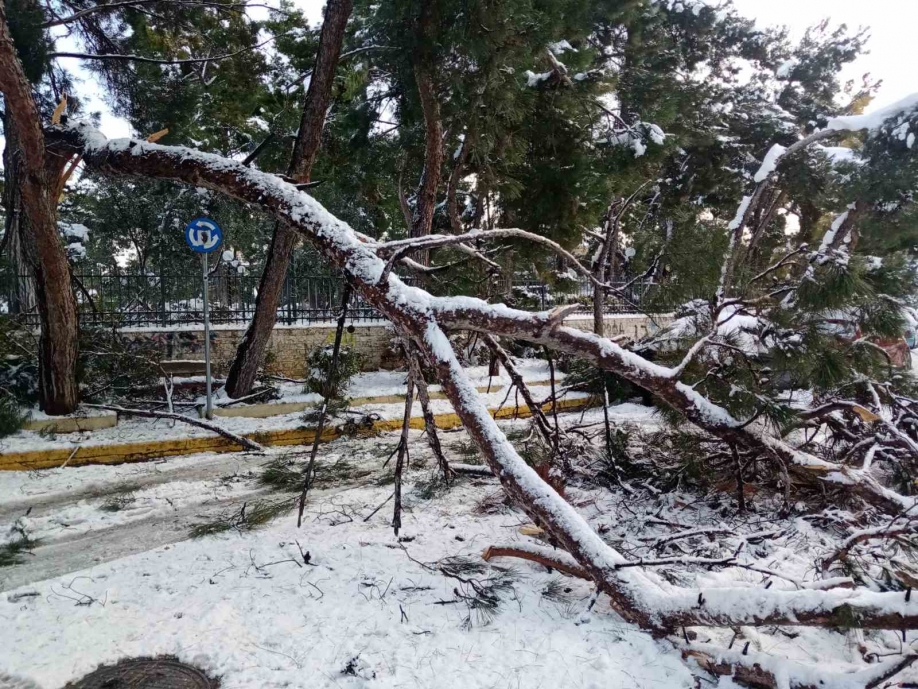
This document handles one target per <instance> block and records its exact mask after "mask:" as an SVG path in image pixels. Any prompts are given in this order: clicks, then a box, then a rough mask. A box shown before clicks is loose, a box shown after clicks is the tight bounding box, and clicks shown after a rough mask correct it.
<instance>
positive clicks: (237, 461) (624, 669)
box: [0, 404, 918, 689]
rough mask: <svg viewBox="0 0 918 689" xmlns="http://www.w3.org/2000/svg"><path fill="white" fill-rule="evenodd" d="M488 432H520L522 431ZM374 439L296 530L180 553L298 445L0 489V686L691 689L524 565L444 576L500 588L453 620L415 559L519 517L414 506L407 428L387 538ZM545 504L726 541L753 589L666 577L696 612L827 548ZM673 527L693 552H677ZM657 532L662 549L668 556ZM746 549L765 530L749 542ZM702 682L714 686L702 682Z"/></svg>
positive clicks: (806, 569) (414, 462) (835, 661)
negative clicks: (187, 674)
mask: <svg viewBox="0 0 918 689" xmlns="http://www.w3.org/2000/svg"><path fill="white" fill-rule="evenodd" d="M610 415H611V417H612V419H613V421H614V422H615V423H616V424H617V425H619V424H621V423H623V422H636V423H639V424H640V425H641V426H642V427H644V429H645V430H652V429H651V428H649V427H653V426H655V425H656V421H655V419H654V418H653V410H652V409H649V408H646V407H641V406H639V405H635V404H625V405H619V406H617V407H613V408H611V409H610ZM600 419H601V412H600V411H598V410H591V411H588V412H586V413H584V414H568V415H563V420H564V421H565V422H566V423H569V424H590V423H596V422H597V421H599V420H600ZM502 425H504V426H505V427H511V428H516V429H517V430H520V429H523V428H525V427H526V422H524V421H519V422H507V423H504V424H502ZM443 440H444V444H445V446H446V448H447V452H448V454H449V455H450V456H451V458H452V459H453V460H454V461H463V462H469V461H474V457H473V456H472V455H473V454H474V450H472V449H471V448H470V447H469V445H468V439H467V437H466V436H465V434H464V433H463V432H451V433H444V434H443ZM395 442H396V436H395V434H388V435H385V436H381V437H378V438H362V439H340V440H337V441H334V442H332V443H329V444H327V445H324V446H323V448H322V454H321V455H320V460H321V461H323V462H324V463H326V464H327V465H334V464H336V463H340V462H342V461H344V462H348V463H349V464H353V465H354V466H356V467H358V468H365V469H371V470H372V472H371V473H362V472H358V473H357V474H352V475H350V477H349V478H346V479H344V480H342V481H340V482H339V483H338V484H333V485H323V487H322V488H321V489H318V490H316V491H314V492H313V493H312V494H311V497H310V500H309V504H308V506H307V510H306V515H305V520H304V525H303V528H301V529H297V528H296V517H295V515H294V514H286V515H282V516H280V517H278V518H277V519H275V520H274V521H273V522H272V523H271V524H269V525H268V526H266V527H264V528H261V529H259V530H256V531H251V532H245V533H237V532H235V531H230V532H226V533H223V534H219V535H216V536H210V537H206V538H203V539H198V540H188V531H189V529H190V527H191V526H192V525H194V524H196V523H200V522H201V521H202V520H204V519H207V518H212V517H213V516H214V515H215V514H218V513H220V511H221V510H226V509H228V508H229V507H231V506H232V507H233V508H238V506H239V505H240V503H241V502H243V501H245V500H250V499H252V497H254V496H257V494H258V491H263V490H265V489H264V488H263V487H260V486H259V485H258V484H257V481H256V477H257V475H258V474H259V473H260V471H261V470H262V466H263V465H264V464H265V463H266V462H267V461H270V460H271V459H273V458H275V457H276V456H278V455H280V454H281V453H283V452H291V451H294V452H296V451H302V448H299V449H294V450H291V449H289V448H285V449H281V448H275V449H274V450H273V451H272V454H270V455H269V456H268V457H260V458H253V457H250V456H243V455H232V456H228V455H201V456H198V457H183V458H177V459H174V460H169V461H167V462H156V463H148V464H141V465H123V466H120V467H82V468H68V469H66V470H49V471H46V472H31V473H28V474H27V473H22V474H14V473H0V490H2V491H3V494H4V495H8V496H9V495H13V496H15V500H16V502H15V503H12V502H11V501H6V502H5V503H4V504H3V507H0V509H2V510H3V511H2V512H0V521H2V522H4V523H9V522H10V521H11V520H13V519H15V518H18V517H19V516H21V515H22V513H23V508H24V509H26V510H27V509H28V507H29V506H31V507H32V508H33V509H32V512H31V514H30V516H29V519H30V520H32V524H31V528H32V529H33V533H35V534H37V535H40V536H41V537H43V538H45V539H46V543H45V545H42V546H39V547H38V548H36V550H35V555H34V556H33V558H34V561H32V560H30V561H29V562H27V563H26V564H24V565H19V566H16V567H11V568H3V569H0V589H6V590H5V592H3V593H0V648H2V649H3V653H2V654H0V677H2V676H3V673H4V672H7V673H11V674H13V675H16V676H19V677H23V678H27V679H30V680H33V681H35V682H37V683H38V684H39V685H40V686H41V687H43V688H44V689H52V688H56V687H60V686H62V685H63V684H65V683H66V682H68V681H72V680H74V679H77V678H79V677H81V676H83V675H84V674H86V673H87V672H90V671H92V670H93V669H94V668H95V667H97V666H98V665H99V664H102V663H112V662H115V661H117V660H119V659H121V658H125V657H129V656H135V655H158V654H171V655H176V656H178V657H179V658H180V659H182V660H184V661H187V662H191V663H193V664H195V665H198V666H200V667H201V668H202V669H205V670H207V671H208V672H210V673H212V674H213V675H215V676H219V677H220V679H221V682H222V685H221V686H222V687H223V688H224V689H243V688H244V689H251V688H253V687H259V688H262V687H264V688H267V689H271V688H274V687H278V688H279V687H297V688H299V687H302V688H303V689H325V688H328V689H331V688H333V687H334V688H341V687H344V688H347V689H356V688H358V687H360V688H364V687H365V688H367V689H369V688H374V689H375V688H377V687H378V688H380V689H395V688H396V687H431V688H433V687H436V688H437V689H460V688H461V689H467V688H473V689H477V688H479V687H480V688H482V689H484V688H486V687H507V688H508V689H509V688H515V687H526V688H527V689H528V688H539V687H544V688H546V689H548V688H552V689H553V688H556V687H564V688H565V689H566V688H568V687H577V688H580V687H582V688H585V689H586V688H589V689H600V688H601V689H609V688H622V689H645V688H646V689H651V688H654V689H683V688H685V689H689V688H691V687H695V686H697V684H696V675H699V674H702V673H700V671H699V670H698V668H696V667H694V666H692V665H691V664H690V663H685V662H683V661H682V659H681V655H680V653H679V651H678V649H677V648H676V645H675V644H674V643H672V642H671V641H667V640H653V639H652V638H651V637H650V636H649V635H648V634H646V633H644V632H641V631H639V630H638V629H637V628H636V627H635V626H633V625H630V624H626V623H624V622H622V621H621V619H620V618H618V616H617V615H616V614H615V613H614V612H612V611H611V608H610V607H609V602H608V600H607V599H606V598H605V597H601V598H600V599H599V602H598V603H597V605H596V606H595V607H594V608H593V610H592V612H591V613H589V614H588V615H586V614H585V610H586V607H587V605H588V602H589V599H590V596H591V594H592V587H591V586H590V585H589V584H588V583H587V582H583V581H578V580H572V579H568V578H565V577H561V576H559V575H558V574H557V573H552V572H549V571H547V570H546V569H545V568H544V567H541V566H539V565H535V564H533V563H529V562H525V561H516V560H508V559H496V560H494V561H492V562H491V563H490V564H489V565H483V567H484V570H483V571H481V572H478V573H467V574H465V575H464V576H465V577H467V578H474V579H476V580H477V581H478V582H483V581H488V580H489V578H491V577H494V576H505V574H504V573H503V572H504V570H505V569H506V568H511V569H512V571H513V576H512V580H511V582H510V583H511V586H510V587H509V588H505V589H504V590H503V591H502V592H501V593H500V594H499V597H500V599H501V603H500V607H499V609H498V610H497V611H496V614H493V615H492V614H489V613H488V611H487V610H484V609H482V608H479V607H474V606H471V607H470V605H469V603H470V601H469V598H468V596H469V594H470V593H471V589H470V588H469V586H468V585H467V584H463V583H462V582H460V581H457V580H456V579H452V578H447V577H445V576H444V575H443V574H442V573H440V572H439V571H437V570H436V568H434V567H432V566H431V564H432V563H435V562H436V561H442V559H443V558H453V557H463V558H466V560H465V562H471V563H478V564H482V560H481V553H482V552H483V551H484V550H485V548H487V547H488V546H489V545H492V544H508V543H511V544H512V543H514V542H521V543H527V542H532V541H531V539H529V538H528V537H526V536H523V535H522V534H520V531H519V529H520V526H522V525H524V524H526V523H527V522H528V520H527V518H526V517H525V515H523V514H522V513H521V512H519V511H515V510H513V509H511V508H510V507H508V506H507V505H505V504H504V502H503V494H502V492H501V491H500V488H499V485H498V484H497V482H496V481H495V480H494V479H492V478H482V477H477V478H469V477H465V478H462V479H460V480H459V481H457V482H456V484H455V485H454V486H453V487H452V488H451V489H450V490H449V491H448V492H447V491H442V490H438V491H433V494H431V491H430V484H429V480H430V478H431V477H432V476H433V475H434V474H435V468H434V462H433V460H432V458H431V457H430V453H429V450H428V448H427V444H426V442H425V440H424V438H423V436H422V434H421V433H419V432H412V433H411V436H410V442H411V464H410V468H409V470H408V472H407V474H406V480H405V513H404V514H403V523H404V527H403V530H402V532H401V534H400V535H401V538H400V539H396V538H395V536H394V534H393V533H392V529H391V526H390V520H391V514H392V512H391V509H392V505H391V502H386V501H387V500H388V498H389V497H390V496H391V494H392V484H391V470H392V466H391V462H390V464H389V466H388V467H386V468H382V464H383V462H384V461H385V458H386V457H387V456H388V455H389V453H390V452H391V450H392V448H393V447H394V444H395ZM355 475H356V476H357V478H354V476H355ZM228 477H229V478H228ZM125 486H128V487H130V490H129V491H128V492H126V491H125ZM635 488H637V486H635ZM127 494H130V495H131V496H133V498H134V500H133V501H131V502H129V504H128V506H127V507H128V509H123V510H117V511H115V512H106V511H105V510H101V509H100V506H101V505H104V504H106V502H107V501H111V500H113V499H116V498H118V497H119V496H124V495H127ZM567 497H568V500H569V501H570V502H571V503H572V504H573V505H575V506H576V507H577V508H578V509H579V510H580V511H581V513H582V514H583V515H584V516H585V517H586V518H587V519H588V520H589V521H590V523H591V524H592V526H593V527H594V528H595V529H597V531H598V533H600V534H602V535H603V537H604V538H605V539H606V540H607V541H608V542H609V543H610V544H612V545H613V546H615V547H616V548H618V549H619V550H621V551H622V552H624V553H626V554H627V555H628V556H629V557H632V558H641V557H653V556H654V555H655V554H656V555H659V553H661V552H664V551H662V550H660V545H661V543H664V542H671V543H672V547H673V548H674V551H673V552H676V553H679V552H686V553H690V554H693V555H701V556H705V557H712V558H716V557H723V556H724V555H725V554H732V553H734V552H738V551H739V549H740V545H741V544H742V545H743V548H742V551H743V558H745V559H747V560H748V562H749V563H752V564H754V565H756V566H757V567H759V568H764V569H766V570H771V571H772V572H775V574H774V575H768V574H763V573H761V572H754V571H750V570H745V569H734V568H724V569H716V570H713V571H709V570H707V569H704V568H695V569H694V570H692V569H691V568H689V569H686V568H682V569H681V571H679V572H674V573H673V574H672V576H674V577H676V578H677V579H678V581H680V583H685V584H686V585H693V584H694V585H700V586H704V587H706V588H707V589H708V591H709V595H716V594H714V591H715V590H716V588H718V587H736V586H745V587H749V588H750V590H755V589H757V588H760V587H761V586H763V585H766V584H767V585H768V586H774V587H776V588H783V589H787V590H793V589H794V588H796V587H797V586H801V585H809V583H811V582H812V580H813V579H814V577H815V578H819V576H818V575H817V573H816V572H815V570H814V568H813V563H814V562H815V561H817V560H818V559H819V558H820V557H821V556H823V555H825V554H826V553H828V552H831V551H832V550H833V549H834V548H835V547H837V543H838V534H835V533H834V532H833V531H832V530H831V529H829V530H826V529H824V528H821V527H819V528H817V527H816V526H815V523H816V522H811V521H810V520H808V519H806V518H805V517H802V516H796V517H791V518H787V519H779V518H776V517H774V516H773V514H774V513H775V511H772V510H770V508H768V507H765V506H764V505H763V511H762V512H761V513H760V514H757V513H749V514H747V515H744V516H740V515H737V513H736V512H735V510H732V509H730V508H729V500H730V498H729V496H719V495H718V494H716V493H715V494H712V495H709V496H707V497H703V498H702V497H701V496H692V495H690V494H680V493H678V492H676V493H669V494H658V493H655V492H654V491H652V490H648V492H646V493H643V492H642V494H641V497H640V498H639V499H637V498H635V496H634V495H631V496H625V495H624V494H623V493H621V492H619V491H609V490H606V489H601V488H597V487H593V488H577V487H576V486H573V485H571V486H568V488H567ZM170 502H171V503H172V504H171V505H170V504H169V503H170ZM380 505H382V509H380V510H379V511H378V512H376V513H375V514H374V515H372V516H370V515H371V513H372V512H373V510H374V509H375V508H377V507H379V506H380ZM131 508H134V509H131ZM367 517H369V519H368V521H366V522H365V521H364V519H366V518H367ZM81 520H82V521H81ZM692 530H695V531H697V532H698V534H699V535H697V536H696V537H693V538H689V537H687V536H686V533H687V532H688V531H692ZM675 533H678V534H679V536H680V538H679V540H678V541H671V540H668V539H671V537H672V536H673V534H675ZM762 533H768V534H770V535H769V536H768V537H766V538H764V539H763V538H761V536H759V537H757V538H755V539H752V538H751V535H752V534H759V535H761V534H762ZM709 534H716V536H715V535H709ZM747 537H749V538H748V539H747ZM301 550H302V552H307V553H308V554H309V561H308V563H307V562H304V560H303V556H302V554H301ZM4 577H6V583H5V584H4V583H3V582H4ZM804 582H807V583H804ZM696 631H697V632H698V635H699V636H698V641H699V642H704V643H710V644H714V645H715V646H717V647H721V648H726V647H727V646H728V645H729V644H730V643H731V638H732V637H733V634H734V631H733V630H730V629H723V630H720V629H697V630H696ZM739 634H740V636H739V638H740V639H741V640H743V643H744V645H745V643H746V642H749V644H750V647H751V650H753V651H757V652H764V653H767V654H769V655H770V656H771V657H776V658H779V659H785V658H786V659H790V660H794V661H796V662H800V663H805V664H809V665H813V664H816V663H823V664H825V663H829V664H830V665H831V668H832V669H833V670H836V671H840V672H844V671H847V670H853V669H857V668H863V667H866V665H865V661H864V658H865V657H866V656H868V655H869V654H870V653H876V654H879V655H880V656H886V655H890V654H896V653H899V652H901V651H902V649H903V644H902V641H901V636H900V635H899V634H897V633H896V632H869V633H868V632H859V631H856V630H855V631H851V632H848V633H844V632H834V631H830V630H824V629H811V628H793V629H788V630H778V629H773V628H765V629H752V628H742V629H740V630H739ZM676 641H677V642H678V641H679V640H676ZM912 641H913V640H912V639H908V640H907V642H908V643H911V642H912ZM824 666H825V665H824ZM901 679H903V680H910V681H913V680H915V679H918V673H916V672H915V671H912V670H909V671H908V672H907V673H906V674H904V675H903V676H902V677H901ZM702 686H708V684H707V683H703V684H702ZM710 686H716V687H718V688H719V689H732V688H733V687H734V686H736V685H734V684H733V683H732V681H731V680H730V679H728V678H722V679H720V680H719V683H717V684H714V683H712V684H711V685H710Z"/></svg>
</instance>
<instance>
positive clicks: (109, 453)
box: [0, 397, 595, 471]
mask: <svg viewBox="0 0 918 689" xmlns="http://www.w3.org/2000/svg"><path fill="white" fill-rule="evenodd" d="M399 399H400V398H399ZM594 402H595V400H594V399H593V398H592V397H581V398H578V399H571V400H559V401H558V411H574V410H577V409H583V408H585V407H589V406H592V405H593V403H594ZM543 409H544V410H545V411H546V412H548V411H551V405H550V404H545V405H543ZM488 411H489V413H490V414H491V416H493V417H495V418H498V419H509V418H527V417H529V416H531V413H530V411H529V408H528V407H525V406H523V407H517V406H513V407H504V408H502V409H500V410H499V411H498V410H495V409H490V410H488ZM434 420H435V422H436V424H437V428H442V429H449V428H458V427H459V426H461V425H462V422H461V421H460V420H459V417H458V416H457V415H456V414H455V413H449V414H436V415H434ZM401 424H402V421H401V419H383V420H380V421H377V422H375V423H374V424H373V427H372V429H369V430H367V431H365V432H363V433H362V434H366V435H370V434H372V433H379V432H386V431H395V430H398V429H399V428H401ZM410 426H411V428H414V429H418V430H420V429H423V428H424V419H423V417H420V416H417V417H413V418H412V419H411V421H410ZM341 435H343V433H342V432H341V430H340V429H339V428H326V429H325V430H324V431H323V432H322V440H323V441H325V442H328V441H329V440H334V439H335V438H338V437H340V436H341ZM246 437H247V438H250V439H251V440H254V441H255V442H257V443H261V444H262V445H307V444H309V443H311V442H313V441H314V440H315V437H316V434H315V429H314V428H305V427H304V428H291V429H286V430H273V431H264V432H257V433H247V434H246ZM240 451H241V450H240V448H239V446H238V445H237V444H236V443H234V442H232V441H230V440H227V439H225V438H223V437H221V436H217V435H215V436H206V437H201V438H175V439H171V440H151V441H146V442H138V443H111V444H108V445H81V446H78V447H77V448H76V452H75V453H74V450H73V449H72V448H60V449H53V450H33V451H30V452H7V453H4V454H2V455H0V471H34V470H36V469H51V468H54V467H59V466H62V465H63V464H64V463H65V462H67V466H85V465H88V464H124V463H127V462H146V461H149V460H151V459H159V458H161V457H178V456H181V455H192V454H197V453H200V452H240ZM71 455H72V456H71ZM68 460H69V462H68Z"/></svg>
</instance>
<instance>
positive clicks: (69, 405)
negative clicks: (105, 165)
mask: <svg viewBox="0 0 918 689" xmlns="http://www.w3.org/2000/svg"><path fill="white" fill-rule="evenodd" d="M0 92H2V93H3V95H4V98H5V101H6V112H7V114H8V119H7V122H6V125H7V126H8V131H7V132H6V136H7V137H8V145H12V146H13V151H14V152H15V157H16V158H17V162H18V166H17V174H18V177H19V179H18V194H19V203H20V206H19V211H20V214H19V222H20V232H19V233H18V234H19V237H20V239H22V248H23V255H24V257H25V260H26V263H27V265H28V267H29V268H30V271H31V273H32V275H34V276H35V288H36V289H35V298H36V302H37V305H38V312H39V320H40V327H41V334H40V336H39V339H38V349H39V362H38V395H39V404H40V405H41V408H42V410H43V411H44V412H45V413H47V414H51V415H61V414H69V413H71V412H73V411H74V410H75V409H76V407H77V404H78V403H79V391H78V388H77V382H76V364H77V340H78V324H77V307H76V299H75V298H74V295H73V290H72V289H71V286H70V265H69V263H68V262H67V253H66V251H65V250H64V245H63V243H62V242H61V239H60V235H59V233H58V230H57V197H56V195H55V190H56V189H57V187H58V180H59V179H60V175H61V173H62V172H63V169H64V166H65V164H66V162H67V160H69V156H67V157H64V156H59V155H56V154H54V153H49V152H48V151H46V149H45V137H44V134H43V133H42V129H41V115H40V113H39V112H38V106H37V105H36V103H35V100H34V99H33V98H32V89H31V85H30V84H29V82H28V80H27V79H26V77H25V73H24V72H23V69H22V64H21V63H20V62H19V57H18V55H17V54H16V47H15V46H14V44H13V39H12V37H11V36H10V33H9V29H8V26H7V23H6V10H5V8H4V7H3V6H0ZM11 134H12V136H11ZM9 139H12V142H10V141H9ZM26 228H27V229H28V232H23V231H22V230H24V229H26Z"/></svg>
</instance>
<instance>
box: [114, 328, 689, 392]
mask: <svg viewBox="0 0 918 689" xmlns="http://www.w3.org/2000/svg"><path fill="white" fill-rule="evenodd" d="M671 320H672V319H671V317H669V316H656V317H654V320H653V321H652V320H651V319H650V318H648V317H647V316H641V315H636V314H620V315H612V316H606V318H605V323H606V332H605V334H606V336H607V337H617V336H626V337H630V338H634V339H638V338H641V337H645V336H647V335H650V334H653V333H654V332H656V331H657V330H658V329H659V328H661V327H665V326H666V325H667V324H668V323H669V322H670V321H671ZM565 325H568V326H571V327H573V328H577V329H579V330H587V331H592V330H593V319H592V318H591V317H586V316H575V317H573V318H569V319H567V320H566V321H565ZM123 332H124V334H125V335H127V336H128V337H131V338H145V339H148V340H150V341H152V342H154V343H156V344H157V345H158V346H159V348H160V351H161V352H162V356H163V358H164V359H169V360H176V359H178V360H199V361H203V360H204V331H203V329H194V328H193V327H191V328H186V327H181V328H178V329H172V330H163V329H156V328H132V329H126V330H124V331H123ZM244 334H245V329H244V328H236V327H233V328H228V327H226V326H215V327H214V328H213V329H212V330H211V332H210V346H211V357H212V361H213V363H214V370H215V372H216V373H217V374H218V375H220V374H224V373H226V370H227V369H228V368H229V364H230V361H231V360H232V358H233V355H234V354H235V352H236V346H237V345H238V344H239V340H240V339H241V338H242V336H243V335H244ZM393 335H394V331H393V329H392V326H391V325H390V324H389V323H387V322H385V321H369V322H367V321H354V322H352V323H350V324H348V327H347V330H346V331H345V335H344V344H346V345H349V346H352V347H354V348H356V350H357V351H358V352H360V354H361V355H362V356H363V368H364V370H367V371H375V370H379V369H381V368H382V369H386V368H392V367H393V366H395V365H398V363H399V362H398V354H397V353H395V352H393V351H392V339H393ZM334 339H335V324H334V323H328V324H325V323H322V324H313V325H300V326H286V325H279V326H276V327H275V328H274V332H273V333H272V334H271V339H270V340H269V342H268V352H269V357H270V359H271V361H272V366H273V368H274V369H275V371H276V372H277V373H278V374H280V375H285V376H290V377H292V378H302V377H303V376H304V375H305V373H306V371H305V364H306V356H307V354H308V353H309V352H310V351H311V350H312V349H314V348H316V347H318V346H320V345H323V344H331V343H332V342H334Z"/></svg>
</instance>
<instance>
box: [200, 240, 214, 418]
mask: <svg viewBox="0 0 918 689" xmlns="http://www.w3.org/2000/svg"><path fill="white" fill-rule="evenodd" d="M201 265H202V266H204V274H203V282H204V376H205V379H206V386H207V404H206V406H205V407H204V418H206V419H213V418H214V400H213V390H212V383H211V378H210V304H209V303H208V302H209V299H208V294H207V254H201Z"/></svg>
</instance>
